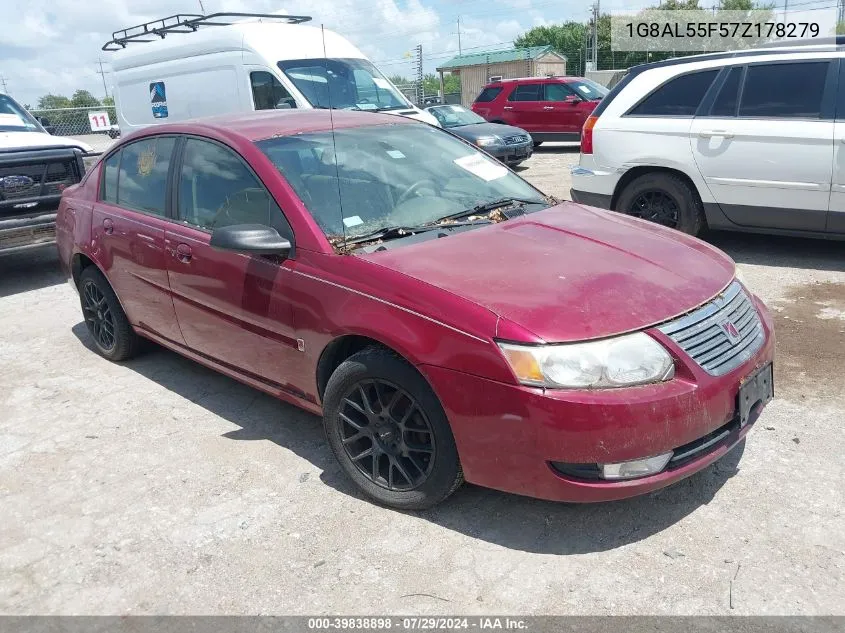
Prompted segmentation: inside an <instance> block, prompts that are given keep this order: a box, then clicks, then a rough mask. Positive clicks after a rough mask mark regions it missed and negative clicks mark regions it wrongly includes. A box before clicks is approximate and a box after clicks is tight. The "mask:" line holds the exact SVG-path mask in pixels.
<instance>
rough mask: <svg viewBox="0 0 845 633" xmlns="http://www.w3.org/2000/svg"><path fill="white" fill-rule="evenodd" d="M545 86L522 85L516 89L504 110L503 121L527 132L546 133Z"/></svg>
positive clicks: (509, 97)
mask: <svg viewBox="0 0 845 633" xmlns="http://www.w3.org/2000/svg"><path fill="white" fill-rule="evenodd" d="M543 95H544V92H543V84H542V83H540V82H536V83H535V82H532V83H520V84H518V85H517V86H515V87H514V89H513V90H512V91H511V93H510V95H509V96H508V99H507V101H506V102H505V105H504V106H503V108H502V121H504V122H505V123H507V124H508V125H515V126H516V127H521V128H522V129H523V130H525V131H527V132H540V131H544V128H543V125H544V118H543V113H544V110H543V107H544V106H546V105H547V104H546V103H545V102H544V101H543V98H544V96H543Z"/></svg>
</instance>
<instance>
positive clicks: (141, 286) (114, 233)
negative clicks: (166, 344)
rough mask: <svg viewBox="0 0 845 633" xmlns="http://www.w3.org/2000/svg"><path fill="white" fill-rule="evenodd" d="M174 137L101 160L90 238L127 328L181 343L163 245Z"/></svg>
mask: <svg viewBox="0 0 845 633" xmlns="http://www.w3.org/2000/svg"><path fill="white" fill-rule="evenodd" d="M175 145H176V139H175V137H172V136H170V137H167V136H155V137H152V138H146V139H143V140H140V141H137V142H135V143H130V144H128V145H126V146H124V147H123V148H122V149H121V150H119V151H117V152H115V153H114V154H112V155H111V156H109V157H108V158H106V160H105V164H104V169H105V175H104V177H103V182H102V186H101V189H100V195H99V200H98V201H97V203H96V204H95V205H94V213H93V217H92V227H91V228H92V238H93V242H94V249H95V254H96V258H97V260H98V261H99V262H100V264H101V265H102V266H103V268H104V271H105V273H106V276H107V278H108V280H109V283H110V284H111V286H112V288H114V291H115V293H116V294H117V296H118V299H119V300H120V303H121V305H122V306H123V309H124V311H125V312H126V316H127V318H128V319H129V322H130V323H131V324H132V325H134V326H136V327H139V328H141V329H143V330H147V331H148V332H152V333H153V334H157V335H159V336H162V337H164V338H166V339H170V340H171V341H175V342H177V343H183V340H182V335H181V333H180V331H179V325H178V323H177V321H176V313H175V311H174V308H173V301H172V299H171V296H170V285H169V283H168V277H167V263H166V258H165V250H164V240H165V227H166V226H168V221H167V220H166V215H167V204H166V199H167V178H168V169H169V166H170V162H171V156H172V154H173V149H174V147H175Z"/></svg>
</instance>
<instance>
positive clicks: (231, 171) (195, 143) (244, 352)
mask: <svg viewBox="0 0 845 633" xmlns="http://www.w3.org/2000/svg"><path fill="white" fill-rule="evenodd" d="M175 180H176V185H177V198H178V204H177V208H176V220H177V223H175V224H172V225H171V226H170V227H169V228H168V229H167V232H166V235H165V249H166V251H167V253H168V257H167V262H168V271H169V279H170V287H171V290H172V292H173V302H174V305H175V307H176V315H177V317H178V319H179V325H180V327H181V330H182V333H183V335H184V337H185V342H186V344H187V346H188V347H189V348H191V349H192V350H194V351H196V352H199V353H200V354H203V355H205V356H207V357H209V358H211V359H213V360H215V361H217V362H219V363H221V364H223V365H227V366H231V367H233V368H235V369H237V370H239V371H241V372H244V373H246V374H249V375H252V376H253V377H257V378H260V379H262V380H264V381H266V382H269V383H272V384H273V385H275V386H278V387H281V388H282V389H285V390H287V391H291V392H293V393H299V392H301V391H302V387H304V385H297V386H296V387H294V386H293V385H291V384H290V382H291V380H294V381H295V380H296V379H295V378H293V377H294V376H295V375H296V373H297V372H296V371H295V369H296V367H295V363H298V362H301V356H302V354H301V353H300V352H298V351H297V341H296V336H295V333H294V324H293V309H292V307H291V304H290V302H289V301H288V298H287V296H286V288H287V285H288V279H289V275H290V274H291V273H290V272H289V269H288V268H287V267H286V265H285V262H281V261H278V260H275V259H273V258H269V257H262V256H251V255H243V254H239V253H232V252H227V251H221V250H217V249H215V248H212V247H211V246H210V245H209V241H210V239H211V232H212V231H213V230H214V229H215V228H216V227H221V226H227V225H233V224H264V225H268V226H273V227H274V228H276V229H277V230H279V232H280V233H281V234H282V235H285V237H288V238H289V239H291V242H293V235H292V232H291V231H290V227H289V225H288V224H287V221H286V220H285V218H284V216H283V215H282V212H281V210H280V209H279V207H278V206H277V205H276V203H275V201H274V200H273V198H272V197H271V196H270V194H269V192H268V191H267V190H266V188H265V187H264V185H263V184H262V183H261V182H260V181H259V180H258V178H257V177H256V176H255V175H254V174H253V172H252V170H250V169H249V167H247V165H246V163H245V162H244V161H243V160H242V159H241V157H240V156H238V155H237V154H236V153H235V152H234V151H233V150H231V149H230V148H228V147H225V146H223V145H220V144H218V143H214V142H211V141H208V140H202V139H197V138H188V139H187V140H186V141H185V147H184V151H183V158H182V163H181V168H180V170H179V173H178V174H177V176H176V178H175Z"/></svg>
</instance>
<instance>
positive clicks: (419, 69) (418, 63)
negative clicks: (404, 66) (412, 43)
mask: <svg viewBox="0 0 845 633" xmlns="http://www.w3.org/2000/svg"><path fill="white" fill-rule="evenodd" d="M414 51H415V52H416V59H415V60H414V70H415V71H416V73H417V105H418V106H421V105H423V97H424V96H425V93H424V91H423V58H422V44H417V47H416V48H415V49H414Z"/></svg>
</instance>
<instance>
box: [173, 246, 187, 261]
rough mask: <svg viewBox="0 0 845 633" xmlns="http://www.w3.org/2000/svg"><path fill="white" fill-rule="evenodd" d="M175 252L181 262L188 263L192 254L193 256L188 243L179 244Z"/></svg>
mask: <svg viewBox="0 0 845 633" xmlns="http://www.w3.org/2000/svg"><path fill="white" fill-rule="evenodd" d="M173 254H174V256H175V257H176V259H178V260H179V261H180V262H183V263H185V264H187V263H188V262H189V261H191V256H192V254H191V247H190V246H188V245H187V244H179V245H178V246H177V247H176V251H175V252H174V253H173Z"/></svg>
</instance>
